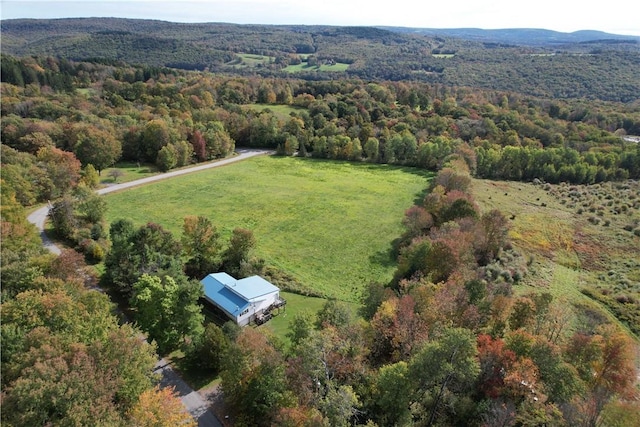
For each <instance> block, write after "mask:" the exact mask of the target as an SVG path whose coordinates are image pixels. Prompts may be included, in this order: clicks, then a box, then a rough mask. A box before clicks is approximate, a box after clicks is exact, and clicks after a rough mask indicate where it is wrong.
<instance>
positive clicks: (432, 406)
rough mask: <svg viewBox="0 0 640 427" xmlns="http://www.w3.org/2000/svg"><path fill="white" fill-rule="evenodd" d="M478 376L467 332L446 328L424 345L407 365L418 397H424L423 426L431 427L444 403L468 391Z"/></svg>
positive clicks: (460, 329) (473, 342)
mask: <svg viewBox="0 0 640 427" xmlns="http://www.w3.org/2000/svg"><path fill="white" fill-rule="evenodd" d="M478 373H479V366H478V359H477V350H476V343H475V339H474V336H473V333H472V332H471V331H470V330H467V329H462V328H451V329H445V330H444V331H443V332H442V335H441V336H440V337H439V338H438V339H436V340H433V341H430V342H428V343H426V344H425V345H424V347H423V348H422V349H420V350H419V351H418V352H417V353H416V355H415V356H414V357H413V358H412V359H411V361H410V363H409V375H410V377H411V378H412V379H414V381H415V389H416V391H417V392H418V394H417V395H416V396H418V397H417V398H418V399H419V400H421V399H422V396H426V397H427V400H426V401H424V402H423V404H424V405H425V408H426V410H427V412H426V419H425V420H424V422H425V425H427V426H431V425H433V424H434V422H435V421H436V419H437V417H438V414H439V412H440V407H441V405H442V404H443V400H444V399H445V398H446V399H448V400H450V401H453V400H455V397H456V395H458V396H460V393H464V392H465V390H468V389H469V387H470V386H471V385H472V384H473V383H474V381H475V379H476V377H477V376H478Z"/></svg>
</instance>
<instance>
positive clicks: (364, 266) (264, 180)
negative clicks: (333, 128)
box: [105, 156, 430, 302]
mask: <svg viewBox="0 0 640 427" xmlns="http://www.w3.org/2000/svg"><path fill="white" fill-rule="evenodd" d="M429 177H430V175H429V174H428V173H427V172H425V171H421V170H417V169H413V168H401V167H390V166H386V165H371V164H366V163H359V164H353V163H347V162H335V161H318V160H311V159H300V158H291V157H266V156H265V157H258V158H254V159H250V160H246V161H243V162H239V163H236V164H233V165H228V166H225V167H223V168H219V169H212V170H209V171H203V172H198V173H194V174H190V175H186V176H182V177H177V178H173V179H171V180H167V181H163V182H159V183H155V184H149V185H146V186H143V187H140V188H136V189H131V190H127V191H125V192H122V193H117V194H110V195H107V196H105V198H106V200H107V202H108V212H107V221H108V222H111V221H114V220H116V219H119V218H129V219H131V220H132V221H133V222H134V223H135V224H137V225H142V224H144V223H146V222H150V221H151V222H156V223H159V224H161V225H162V226H164V227H166V228H167V229H169V230H171V231H172V232H173V233H174V234H175V235H176V237H177V238H179V237H180V234H181V227H182V222H183V218H184V217H185V216H187V215H204V216H207V217H208V218H210V219H211V220H212V222H213V223H214V224H215V225H216V226H217V227H218V230H219V231H220V232H221V234H222V236H223V238H224V239H225V241H226V239H227V238H228V236H229V235H230V234H231V231H232V230H233V229H234V228H236V227H244V228H248V229H251V230H252V231H253V233H254V235H255V237H256V240H257V248H256V255H258V256H260V257H262V258H264V259H265V260H266V263H267V264H268V265H271V266H275V267H277V268H279V269H281V270H282V271H284V272H286V273H289V274H291V275H292V276H293V277H295V278H296V279H297V280H298V281H300V282H301V283H302V284H303V285H304V286H305V287H307V288H310V289H313V290H315V291H317V292H320V293H322V294H325V295H327V296H329V297H335V298H338V299H341V300H344V301H350V302H355V301H357V300H358V298H359V292H360V289H361V288H362V287H363V286H364V285H365V284H367V283H369V282H371V281H388V280H389V279H390V278H391V275H392V274H393V270H394V268H395V261H394V260H393V259H392V258H391V257H390V249H391V244H392V242H393V240H394V239H396V238H397V237H398V236H399V235H400V234H401V233H402V231H403V229H402V225H401V221H402V218H403V213H404V211H405V210H406V209H407V208H409V207H410V206H411V205H412V204H413V203H414V199H416V197H418V196H419V195H420V194H421V193H422V191H423V190H424V189H425V187H426V186H427V183H428V178H429Z"/></svg>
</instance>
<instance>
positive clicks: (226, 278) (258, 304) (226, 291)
mask: <svg viewBox="0 0 640 427" xmlns="http://www.w3.org/2000/svg"><path fill="white" fill-rule="evenodd" d="M201 283H202V286H203V287H204V299H205V300H206V301H208V302H209V303H211V304H213V305H214V306H215V307H217V308H219V309H220V310H222V312H224V314H226V315H227V316H228V317H229V318H230V319H231V320H233V321H234V322H236V323H237V324H238V325H240V326H245V325H248V324H249V323H251V322H255V323H258V324H260V323H264V322H265V321H266V320H268V319H269V318H271V312H272V310H273V309H275V308H280V307H282V306H284V305H285V303H286V302H285V301H284V300H283V299H282V298H280V289H279V288H278V287H277V286H275V285H273V284H271V283H270V282H269V281H267V280H265V279H263V278H262V277H260V276H251V277H247V278H244V279H240V280H238V279H235V278H234V277H232V276H230V275H229V274H227V273H212V274H209V275H208V276H207V277H205V278H204V279H202V280H201Z"/></svg>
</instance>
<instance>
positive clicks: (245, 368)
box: [220, 328, 292, 426]
mask: <svg viewBox="0 0 640 427" xmlns="http://www.w3.org/2000/svg"><path fill="white" fill-rule="evenodd" d="M222 367H223V369H222V373H221V375H220V377H221V379H222V383H221V386H222V390H223V392H224V396H225V401H226V402H227V404H228V405H229V408H230V409H231V410H232V411H233V413H234V414H235V416H236V419H237V420H238V421H239V422H240V423H242V424H245V425H255V426H269V425H271V422H272V421H273V420H274V418H275V417H276V415H277V414H278V412H279V410H280V408H281V407H283V406H287V405H288V404H289V403H290V402H291V400H292V396H290V395H289V394H288V393H287V387H286V381H285V371H284V360H283V357H282V354H281V353H280V352H279V351H278V350H277V349H276V348H275V347H274V346H273V344H272V343H271V342H270V341H269V339H268V338H267V337H266V336H265V335H263V334H262V333H260V331H258V330H255V329H252V328H245V329H243V330H242V332H241V333H240V335H239V336H238V338H237V339H236V342H235V343H232V344H231V345H230V346H229V348H228V349H227V352H226V353H225V356H224V357H223V364H222Z"/></svg>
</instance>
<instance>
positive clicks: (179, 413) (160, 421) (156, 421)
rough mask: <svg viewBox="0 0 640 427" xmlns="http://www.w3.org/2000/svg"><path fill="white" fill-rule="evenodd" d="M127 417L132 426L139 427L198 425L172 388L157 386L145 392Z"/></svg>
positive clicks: (188, 426)
mask: <svg viewBox="0 0 640 427" xmlns="http://www.w3.org/2000/svg"><path fill="white" fill-rule="evenodd" d="M127 415H128V419H129V421H130V422H131V423H132V425H135V426H137V427H174V426H184V427H196V426H197V425H198V423H197V422H196V421H195V420H194V419H193V417H192V416H191V415H190V414H189V413H188V412H187V410H186V408H185V407H184V404H183V403H182V401H181V400H180V397H178V395H177V393H176V392H175V390H174V389H173V388H172V387H164V388H160V387H159V386H156V387H154V388H152V389H148V390H145V391H144V392H143V393H142V394H141V395H140V398H139V399H138V402H136V404H135V406H134V407H133V408H131V410H130V411H129V412H128V414H127Z"/></svg>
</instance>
